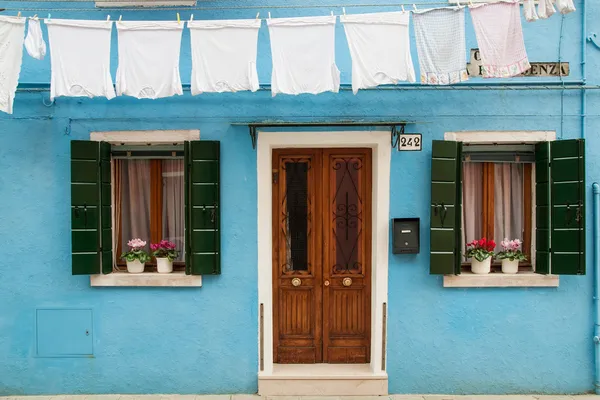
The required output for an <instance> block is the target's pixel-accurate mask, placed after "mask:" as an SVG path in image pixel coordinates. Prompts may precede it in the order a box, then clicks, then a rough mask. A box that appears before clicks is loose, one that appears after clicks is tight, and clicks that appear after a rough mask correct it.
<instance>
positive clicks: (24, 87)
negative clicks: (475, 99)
mask: <svg viewBox="0 0 600 400" xmlns="http://www.w3.org/2000/svg"><path fill="white" fill-rule="evenodd" d="M521 83H524V82H521ZM182 87H183V91H184V92H189V91H190V90H191V88H190V84H185V83H184V84H183V85H182ZM49 90H50V85H48V84H19V87H18V88H17V91H18V92H47V91H49ZM351 90H352V85H350V84H345V83H342V84H340V91H351ZM363 90H394V91H396V90H398V91H405V90H458V91H465V90H466V91H479V90H487V91H508V90H516V91H520V90H534V91H543V90H560V91H562V90H600V85H584V84H581V83H578V82H560V81H556V82H552V83H550V82H548V83H545V84H541V85H540V84H535V83H533V82H532V83H531V84H523V85H519V84H516V83H512V84H511V83H499V84H498V85H490V84H483V85H474V84H458V85H452V86H449V85H422V84H402V85H380V86H377V87H373V88H367V89H363ZM258 91H259V92H267V91H269V92H270V91H271V85H269V84H261V85H260V87H259V89H258Z"/></svg>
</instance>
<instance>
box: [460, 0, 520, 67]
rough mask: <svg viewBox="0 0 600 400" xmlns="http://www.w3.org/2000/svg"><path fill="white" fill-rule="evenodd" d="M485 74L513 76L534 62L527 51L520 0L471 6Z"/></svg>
mask: <svg viewBox="0 0 600 400" xmlns="http://www.w3.org/2000/svg"><path fill="white" fill-rule="evenodd" d="M469 8H470V10H471V18H472V19H473V27H474V28H475V36H476V37H477V44H478V46H479V53H480V55H481V62H482V66H481V70H482V74H483V77H484V78H510V77H511V76H515V75H519V74H521V73H523V72H525V71H526V70H528V69H529V68H530V67H531V65H530V64H529V60H528V58H527V51H525V42H524V41H523V30H522V27H521V9H520V8H521V7H520V5H519V1H518V0H516V1H502V2H498V3H488V4H482V5H475V6H471V7H469Z"/></svg>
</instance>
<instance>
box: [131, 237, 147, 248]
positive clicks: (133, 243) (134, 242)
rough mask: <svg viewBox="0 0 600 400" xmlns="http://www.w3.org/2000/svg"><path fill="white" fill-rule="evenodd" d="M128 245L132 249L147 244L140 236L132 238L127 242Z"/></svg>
mask: <svg viewBox="0 0 600 400" xmlns="http://www.w3.org/2000/svg"><path fill="white" fill-rule="evenodd" d="M127 246H129V247H131V248H132V249H141V248H142V247H144V246H146V242H144V241H143V240H142V239H140V238H136V239H131V240H130V241H129V242H127Z"/></svg>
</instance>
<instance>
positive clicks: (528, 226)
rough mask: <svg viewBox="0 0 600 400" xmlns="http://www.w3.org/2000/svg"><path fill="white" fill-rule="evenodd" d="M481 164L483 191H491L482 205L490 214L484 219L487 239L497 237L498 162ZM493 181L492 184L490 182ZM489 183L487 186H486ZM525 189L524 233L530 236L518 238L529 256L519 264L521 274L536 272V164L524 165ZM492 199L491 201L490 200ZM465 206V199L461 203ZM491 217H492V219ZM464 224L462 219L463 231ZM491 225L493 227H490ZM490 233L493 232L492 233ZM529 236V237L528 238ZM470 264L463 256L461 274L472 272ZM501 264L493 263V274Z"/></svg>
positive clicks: (484, 234)
mask: <svg viewBox="0 0 600 400" xmlns="http://www.w3.org/2000/svg"><path fill="white" fill-rule="evenodd" d="M462 162H463V165H464V163H465V162H469V161H462ZM480 163H481V164H484V167H483V175H484V176H483V181H484V182H483V185H484V186H483V190H484V191H486V190H487V191H489V193H488V194H487V195H486V194H485V193H484V196H483V199H482V201H483V203H484V204H483V205H482V209H483V212H484V214H486V213H487V214H488V215H487V216H486V215H484V217H483V222H482V224H483V226H482V232H483V233H482V236H483V237H486V238H494V237H495V232H494V231H495V217H494V216H495V211H496V210H495V201H494V190H495V187H494V185H495V183H494V173H495V169H494V164H495V163H496V162H494V161H482V162H480ZM461 171H462V173H463V176H462V177H461V179H462V180H463V185H461V186H462V188H461V190H463V189H464V168H462V170H461ZM490 181H491V182H490ZM486 183H487V186H486ZM527 186H529V191H528V194H529V196H527V195H526V193H527V192H525V190H526V189H525V188H526V187H527ZM523 188H524V193H523V210H524V211H525V213H524V221H523V231H524V232H527V231H528V232H529V234H527V233H524V234H523V237H522V238H518V239H521V240H522V242H523V246H522V251H523V253H525V255H527V261H525V262H520V263H519V271H520V272H535V223H534V222H535V212H536V210H535V208H536V207H535V200H536V199H535V162H527V163H523ZM490 197H491V199H490ZM461 203H462V204H463V205H464V199H463V201H462V202H461ZM485 203H487V204H485ZM490 205H491V208H492V211H491V212H489V208H490ZM527 210H529V211H530V212H527ZM462 213H463V215H464V207H463V208H462ZM490 215H491V217H490ZM463 222H464V219H463V218H462V217H461V230H462V231H464V226H463ZM486 225H487V226H486ZM490 225H491V227H490ZM490 231H492V233H490ZM527 236H528V237H527ZM510 239H514V238H510ZM470 264H471V263H470V262H468V261H466V259H465V257H464V255H463V261H462V262H461V272H468V271H470ZM500 264H501V263H500V262H499V261H492V272H496V271H498V270H499V269H500Z"/></svg>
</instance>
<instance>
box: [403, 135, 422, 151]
mask: <svg viewBox="0 0 600 400" xmlns="http://www.w3.org/2000/svg"><path fill="white" fill-rule="evenodd" d="M421 143H422V140H421V134H420V133H407V134H403V135H400V137H399V139H398V150H400V151H421Z"/></svg>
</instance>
